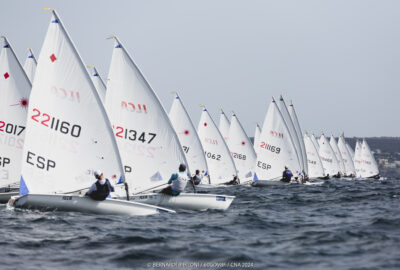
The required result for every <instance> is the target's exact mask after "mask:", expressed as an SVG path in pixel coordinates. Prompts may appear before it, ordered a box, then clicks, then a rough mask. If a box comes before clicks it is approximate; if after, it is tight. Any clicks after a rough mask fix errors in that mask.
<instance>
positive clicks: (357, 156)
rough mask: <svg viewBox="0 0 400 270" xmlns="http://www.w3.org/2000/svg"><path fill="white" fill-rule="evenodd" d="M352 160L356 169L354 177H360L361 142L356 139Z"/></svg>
mask: <svg viewBox="0 0 400 270" xmlns="http://www.w3.org/2000/svg"><path fill="white" fill-rule="evenodd" d="M353 161H354V169H355V170H356V177H357V178H361V143H360V141H359V140H357V141H356V147H355V153H354V159H353Z"/></svg>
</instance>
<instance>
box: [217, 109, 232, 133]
mask: <svg viewBox="0 0 400 270" xmlns="http://www.w3.org/2000/svg"><path fill="white" fill-rule="evenodd" d="M230 125H231V123H230V122H229V120H228V117H226V115H225V113H224V111H223V110H222V109H221V114H220V116H219V125H218V129H219V131H220V132H221V134H222V137H224V140H225V141H227V140H228V138H229V127H230Z"/></svg>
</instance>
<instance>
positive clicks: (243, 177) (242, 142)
mask: <svg viewBox="0 0 400 270" xmlns="http://www.w3.org/2000/svg"><path fill="white" fill-rule="evenodd" d="M228 147H229V150H230V151H231V154H232V157H233V161H234V163H235V166H236V169H237V176H238V177H239V179H240V182H241V183H244V182H251V180H252V177H253V174H254V165H255V163H256V159H257V155H256V152H255V151H254V147H253V145H252V143H251V141H250V139H249V137H248V136H247V134H246V132H245V131H244V129H243V127H242V125H241V124H240V122H239V119H238V117H237V116H236V114H235V113H233V115H232V118H231V125H230V128H229V140H228Z"/></svg>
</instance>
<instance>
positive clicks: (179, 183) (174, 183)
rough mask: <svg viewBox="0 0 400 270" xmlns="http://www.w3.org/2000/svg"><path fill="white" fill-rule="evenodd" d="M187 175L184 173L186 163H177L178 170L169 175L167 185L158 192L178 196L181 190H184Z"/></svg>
mask: <svg viewBox="0 0 400 270" xmlns="http://www.w3.org/2000/svg"><path fill="white" fill-rule="evenodd" d="M187 181H188V177H187V175H186V165H185V164H181V165H179V172H178V173H174V174H172V175H171V177H170V179H169V180H168V184H169V186H168V187H166V188H164V189H163V190H161V191H160V193H163V194H167V195H171V196H178V195H179V194H180V193H181V192H182V191H184V190H185V188H186V184H187Z"/></svg>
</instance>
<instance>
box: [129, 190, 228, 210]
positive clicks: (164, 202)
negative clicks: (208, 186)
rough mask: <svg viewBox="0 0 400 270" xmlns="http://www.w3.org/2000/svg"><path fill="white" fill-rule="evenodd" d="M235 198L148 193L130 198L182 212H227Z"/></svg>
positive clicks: (211, 195) (194, 194)
mask: <svg viewBox="0 0 400 270" xmlns="http://www.w3.org/2000/svg"><path fill="white" fill-rule="evenodd" d="M234 198H235V196H226V195H217V194H199V193H181V194H180V195H178V196H170V195H165V194H160V193H148V194H140V195H132V196H130V199H131V201H134V202H140V203H146V204H152V205H157V206H163V207H168V208H172V209H182V210H197V211H199V210H200V211H202V210H210V209H213V210H227V209H228V208H229V206H230V205H231V203H232V201H233V200H234Z"/></svg>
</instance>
